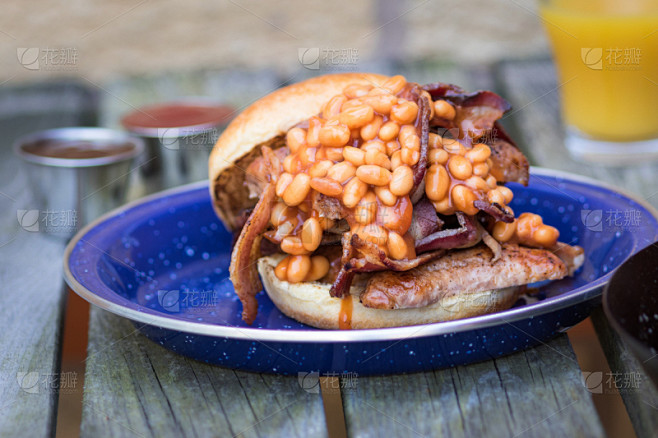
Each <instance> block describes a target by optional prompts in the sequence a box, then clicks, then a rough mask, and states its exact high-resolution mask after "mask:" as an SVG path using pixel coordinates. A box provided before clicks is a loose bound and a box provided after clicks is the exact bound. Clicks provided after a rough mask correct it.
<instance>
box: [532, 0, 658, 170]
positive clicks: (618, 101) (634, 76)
mask: <svg viewBox="0 0 658 438" xmlns="http://www.w3.org/2000/svg"><path fill="white" fill-rule="evenodd" d="M540 13H541V17H542V20H543V22H544V26H545V28H546V31H547V33H548V36H549V39H550V41H551V45H552V49H553V56H554V58H555V64H556V67H557V73H558V81H559V91H560V94H561V107H562V117H563V119H564V123H565V126H566V146H567V148H568V150H569V151H570V152H571V154H572V155H573V156H574V157H575V158H578V159H582V160H585V161H593V162H599V163H605V164H618V165H624V164H633V163H639V162H643V161H646V160H649V159H658V1H656V0H624V1H619V0H543V1H542V2H541V3H540Z"/></svg>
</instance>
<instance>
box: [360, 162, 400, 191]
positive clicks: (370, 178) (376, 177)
mask: <svg viewBox="0 0 658 438" xmlns="http://www.w3.org/2000/svg"><path fill="white" fill-rule="evenodd" d="M356 176H357V178H359V179H360V180H361V181H363V182H364V183H366V184H372V185H374V186H385V185H387V184H388V183H390V182H391V172H390V171H388V170H386V169H384V168H383V167H380V166H375V165H373V164H364V165H363V166H359V167H358V168H357V169H356Z"/></svg>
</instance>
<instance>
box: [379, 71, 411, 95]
mask: <svg viewBox="0 0 658 438" xmlns="http://www.w3.org/2000/svg"><path fill="white" fill-rule="evenodd" d="M405 85H407V80H406V79H405V78H404V76H402V75H395V76H391V77H390V78H388V79H386V80H385V81H384V82H383V83H382V85H381V88H383V89H385V90H386V91H388V92H389V93H391V94H398V93H399V92H400V91H402V89H403V88H404V86H405Z"/></svg>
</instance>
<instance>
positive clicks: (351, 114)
mask: <svg viewBox="0 0 658 438" xmlns="http://www.w3.org/2000/svg"><path fill="white" fill-rule="evenodd" d="M374 117H375V112H374V110H373V109H372V107H371V106H370V105H358V106H354V107H352V108H348V109H347V110H344V111H342V112H341V113H340V114H339V115H338V120H340V123H342V124H344V125H347V127H348V128H350V129H356V128H361V127H362V126H364V125H366V124H368V123H370V122H371V121H372V120H373V118H374Z"/></svg>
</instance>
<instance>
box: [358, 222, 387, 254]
mask: <svg viewBox="0 0 658 438" xmlns="http://www.w3.org/2000/svg"><path fill="white" fill-rule="evenodd" d="M353 232H354V233H355V234H356V235H358V236H359V237H360V238H361V239H362V240H364V241H365V242H370V243H374V244H375V245H377V246H380V247H384V248H386V241H387V240H388V232H387V231H386V230H385V229H384V228H383V227H380V226H379V225H376V224H368V225H359V226H357V227H356V228H355V229H354V231H353Z"/></svg>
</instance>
